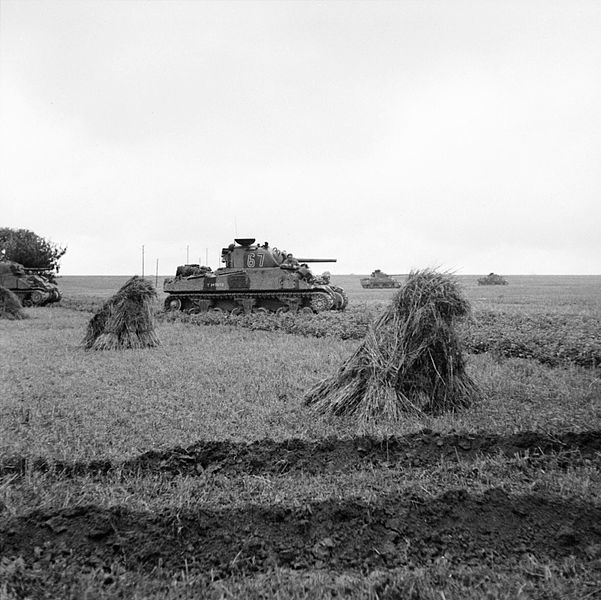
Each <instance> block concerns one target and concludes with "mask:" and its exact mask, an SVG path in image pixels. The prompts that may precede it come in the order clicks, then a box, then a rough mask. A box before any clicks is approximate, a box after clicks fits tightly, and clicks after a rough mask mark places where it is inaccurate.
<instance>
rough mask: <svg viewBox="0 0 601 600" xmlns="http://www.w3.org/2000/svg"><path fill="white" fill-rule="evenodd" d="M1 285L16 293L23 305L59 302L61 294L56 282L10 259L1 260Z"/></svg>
mask: <svg viewBox="0 0 601 600" xmlns="http://www.w3.org/2000/svg"><path fill="white" fill-rule="evenodd" d="M0 285H1V286H2V287H4V288H6V289H9V290H10V291H11V292H13V293H14V294H16V296H17V297H18V298H19V300H20V302H21V304H22V305H23V306H43V305H44V304H50V303H51V302H58V301H59V300H60V299H61V294H60V292H59V290H58V287H57V285H56V284H54V283H51V282H50V281H48V279H46V278H45V277H43V276H42V275H39V274H37V273H36V269H26V268H25V267H24V266H23V265H21V264H19V263H17V262H13V261H10V260H0Z"/></svg>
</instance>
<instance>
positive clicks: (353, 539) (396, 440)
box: [0, 275, 601, 600]
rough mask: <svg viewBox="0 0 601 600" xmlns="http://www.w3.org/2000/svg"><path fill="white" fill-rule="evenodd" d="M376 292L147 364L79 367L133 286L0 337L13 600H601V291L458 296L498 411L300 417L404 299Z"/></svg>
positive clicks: (545, 286)
mask: <svg viewBox="0 0 601 600" xmlns="http://www.w3.org/2000/svg"><path fill="white" fill-rule="evenodd" d="M359 277H360V276H359V275H356V276H334V277H333V282H334V283H336V284H338V285H342V286H343V287H344V288H345V289H346V290H347V293H348V295H349V297H350V305H349V310H348V312H347V313H346V314H344V315H334V314H332V315H331V317H332V318H331V320H330V321H329V322H328V321H327V319H325V324H324V322H323V321H324V318H323V317H319V318H318V317H315V318H311V317H305V321H302V320H301V321H299V322H298V323H296V324H291V323H290V322H289V321H282V322H276V321H273V320H271V321H270V320H264V321H263V322H259V321H260V320H259V321H257V322H256V323H254V324H253V323H249V322H246V321H243V320H241V321H239V322H238V321H231V322H229V321H227V322H224V323H221V324H219V323H217V324H212V325H206V324H203V323H202V322H198V321H189V322H188V321H186V319H167V318H160V319H159V321H158V324H157V332H158V335H159V337H160V339H161V342H162V344H161V346H160V347H159V348H154V349H148V350H142V351H121V352H119V351H108V352H97V353H90V352H84V351H83V350H82V349H81V347H80V343H81V340H82V338H83V335H84V331H85V327H86V324H87V321H88V320H89V319H90V317H91V314H92V313H91V312H90V310H94V309H95V308H97V307H99V306H100V304H101V303H102V300H103V299H106V298H107V297H108V296H110V295H111V294H113V293H114V292H115V291H116V290H117V289H118V287H119V286H120V285H121V284H122V283H124V282H125V280H126V279H127V278H125V277H123V278H118V277H110V278H103V277H97V278H94V277H63V278H61V279H59V286H60V287H61V290H62V292H63V295H64V301H63V302H62V303H61V304H60V305H58V306H50V307H47V308H37V309H27V313H28V314H29V316H30V318H29V319H27V320H24V321H0V353H1V354H0V356H2V359H1V360H2V367H3V368H2V372H1V374H0V453H1V454H0V598H3V599H4V598H7V599H8V598H11V599H12V598H44V597H45V598H63V597H74V598H79V597H88V598H123V597H125V598H153V599H154V598H157V599H158V598H196V597H209V598H282V599H296V598H340V597H345V598H346V597H348V598H374V599H375V598H390V599H392V598H415V599H418V598H427V599H432V600H433V599H436V600H441V599H443V600H450V599H451V598H453V599H454V598H457V599H460V598H471V599H476V598H478V599H479V598H492V599H501V598H507V599H509V598H558V599H559V598H574V599H581V598H595V597H601V500H600V498H601V477H600V471H599V467H600V466H601V427H600V424H601V377H600V375H601V369H600V368H599V366H598V365H599V363H598V362H596V361H597V357H598V356H601V330H600V328H599V322H600V321H601V319H600V317H601V277H537V276H529V277H526V276H519V277H518V276H515V277H511V276H507V277H506V278H507V279H508V281H509V285H508V286H502V287H500V286H499V287H482V286H478V285H477V284H476V279H477V277H476V276H473V277H470V276H460V277H459V280H460V282H461V283H462V284H463V286H464V289H465V292H466V295H467V296H468V298H469V299H470V300H471V302H472V305H473V307H474V313H475V319H474V321H473V323H471V324H469V325H467V326H466V328H465V331H464V333H463V335H464V337H465V341H466V345H467V347H468V349H470V350H471V351H470V353H469V354H468V368H469V372H470V374H471V375H472V377H473V378H474V379H475V380H476V382H477V383H478V385H479V386H480V389H481V401H480V402H479V403H478V404H477V405H475V406H474V407H472V408H470V409H469V410H464V411H462V412H459V413H457V414H452V415H444V416H441V417H438V418H421V419H420V418H417V417H410V418H407V420H406V421H404V422H402V423H400V424H399V423H397V424H393V423H378V424H370V425H361V424H358V423H355V422H353V421H352V420H351V419H348V418H346V419H341V418H332V417H324V416H319V415H315V414H313V413H312V412H311V411H309V410H308V409H307V408H306V407H305V406H304V405H303V403H302V396H303V393H304V391H305V390H306V389H307V388H308V387H309V386H311V385H312V384H313V383H315V382H316V381H318V380H320V379H321V378H323V377H325V376H327V375H329V374H331V373H332V372H333V371H334V370H335V369H336V368H337V366H338V365H339V364H340V363H341V361H342V360H344V359H345V358H346V357H347V356H349V354H350V353H351V352H352V351H353V349H354V348H355V347H356V345H357V343H358V341H357V340H358V336H360V332H361V327H362V326H363V324H364V323H365V322H366V321H367V320H369V318H370V317H371V316H372V315H375V314H377V313H378V311H379V310H381V308H382V307H383V306H384V305H385V304H386V303H387V302H388V301H389V299H390V297H391V295H392V293H393V291H390V290H363V289H362V288H361V287H360V285H359ZM159 279H161V278H159ZM159 285H160V282H159ZM159 300H161V293H160V294H159ZM366 315H367V316H366ZM299 319H301V317H299ZM342 331H345V332H351V333H352V334H353V335H342V334H341V332H342ZM290 332H292V333H290ZM355 332H358V333H357V335H354V333H355ZM343 338H347V339H343Z"/></svg>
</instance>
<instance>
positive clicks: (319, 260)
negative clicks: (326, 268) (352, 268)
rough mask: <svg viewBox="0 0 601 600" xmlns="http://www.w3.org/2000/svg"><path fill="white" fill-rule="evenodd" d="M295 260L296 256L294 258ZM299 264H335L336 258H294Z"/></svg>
mask: <svg viewBox="0 0 601 600" xmlns="http://www.w3.org/2000/svg"><path fill="white" fill-rule="evenodd" d="M294 258H296V256H295V257H294ZM296 260H298V262H300V263H322V262H336V261H337V260H338V259H336V258H296Z"/></svg>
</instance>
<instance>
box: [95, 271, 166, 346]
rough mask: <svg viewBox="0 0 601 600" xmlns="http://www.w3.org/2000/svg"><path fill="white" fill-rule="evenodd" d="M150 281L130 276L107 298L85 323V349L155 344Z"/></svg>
mask: <svg viewBox="0 0 601 600" xmlns="http://www.w3.org/2000/svg"><path fill="white" fill-rule="evenodd" d="M155 298H156V291H155V289H154V287H153V285H152V284H151V283H150V282H148V281H146V280H145V279H143V278H142V277H137V276H135V277H132V278H131V279H130V280H129V281H127V283H126V284H125V285H124V286H123V287H122V288H121V289H120V290H119V291H118V292H117V293H116V294H115V295H114V296H112V297H111V298H109V299H108V300H107V301H106V302H105V303H104V304H103V306H102V308H101V309H100V311H98V312H97V313H96V314H95V315H94V316H93V317H92V318H91V319H90V322H89V323H88V329H87V331H86V336H85V338H84V340H83V346H84V348H85V349H86V350H115V349H122V348H148V347H151V346H158V345H159V339H158V338H157V336H156V333H155V331H154V317H153V314H152V302H153V300H154V299H155Z"/></svg>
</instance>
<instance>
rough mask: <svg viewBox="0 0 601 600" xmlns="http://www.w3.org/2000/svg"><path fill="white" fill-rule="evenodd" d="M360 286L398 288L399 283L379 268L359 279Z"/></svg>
mask: <svg viewBox="0 0 601 600" xmlns="http://www.w3.org/2000/svg"><path fill="white" fill-rule="evenodd" d="M360 281H361V287H364V288H367V289H374V288H399V287H401V284H400V283H399V282H398V281H396V280H395V279H393V278H392V277H391V276H390V275H386V273H384V272H382V271H380V269H376V270H375V271H374V272H373V273H372V274H371V275H370V276H369V277H364V278H363V279H360Z"/></svg>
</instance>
